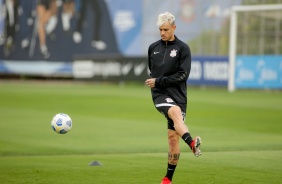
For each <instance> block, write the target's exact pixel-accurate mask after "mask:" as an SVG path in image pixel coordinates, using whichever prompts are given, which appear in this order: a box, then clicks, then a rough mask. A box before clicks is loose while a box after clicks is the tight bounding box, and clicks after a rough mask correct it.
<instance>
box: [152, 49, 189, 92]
mask: <svg viewBox="0 0 282 184" xmlns="http://www.w3.org/2000/svg"><path fill="white" fill-rule="evenodd" d="M179 59H180V61H179V66H178V68H177V71H176V73H174V74H172V75H169V76H163V77H159V78H157V79H156V82H155V86H156V87H159V88H162V87H169V86H175V85H178V84H181V83H183V82H186V81H187V80H188V77H189V75H190V70H191V52H190V48H189V47H188V45H185V46H182V48H181V49H180V58H179Z"/></svg>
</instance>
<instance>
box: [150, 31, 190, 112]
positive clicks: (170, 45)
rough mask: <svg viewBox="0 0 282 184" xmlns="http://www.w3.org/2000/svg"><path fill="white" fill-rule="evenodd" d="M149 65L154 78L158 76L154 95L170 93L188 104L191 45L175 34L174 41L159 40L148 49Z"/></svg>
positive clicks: (153, 90)
mask: <svg viewBox="0 0 282 184" xmlns="http://www.w3.org/2000/svg"><path fill="white" fill-rule="evenodd" d="M148 67H149V70H150V75H151V77H152V78H156V83H155V88H152V89H151V91H152V97H153V99H155V98H156V97H157V96H159V95H161V94H166V95H169V96H170V97H171V98H172V99H173V100H174V101H175V102H176V103H177V104H179V105H180V104H181V105H184V106H185V108H186V104H187V87H186V81H187V79H188V77H189V74H190V70H191V52H190V48H189V46H188V45H187V44H186V43H184V42H182V41H181V40H179V39H178V38H177V37H176V36H175V40H174V41H167V42H166V41H162V40H158V41H157V42H155V43H152V44H151V45H150V46H149V49H148Z"/></svg>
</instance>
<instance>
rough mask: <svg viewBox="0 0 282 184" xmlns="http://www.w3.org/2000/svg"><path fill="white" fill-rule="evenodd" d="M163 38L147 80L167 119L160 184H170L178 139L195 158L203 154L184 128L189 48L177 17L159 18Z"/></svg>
mask: <svg viewBox="0 0 282 184" xmlns="http://www.w3.org/2000/svg"><path fill="white" fill-rule="evenodd" d="M157 25H158V27H159V31H160V36H161V39H160V40H158V41H156V42H154V43H152V44H151V45H150V46H149V49H148V67H149V70H150V75H151V77H152V78H149V79H147V80H146V81H145V83H146V85H148V86H149V87H150V88H151V93H152V99H153V102H154V105H155V107H156V109H157V110H158V111H159V112H160V113H162V114H163V115H164V116H165V117H166V119H167V123H168V124H167V126H168V134H167V135H168V145H169V149H168V165H167V173H166V175H165V177H164V178H163V179H162V183H161V184H171V182H172V177H173V175H174V171H175V169H176V166H177V163H178V161H179V157H180V145H179V144H180V143H179V137H181V138H182V139H183V141H184V142H185V143H186V144H187V145H188V146H189V147H190V149H191V150H192V152H193V153H194V155H195V156H196V157H198V156H200V155H201V150H200V146H201V143H202V141H201V138H200V137H199V136H196V137H195V138H194V139H193V138H192V136H191V134H190V133H189V130H188V127H187V126H186V125H185V123H184V121H185V117H186V108H187V86H186V82H187V80H188V77H189V74H190V70H191V52H190V48H189V46H188V45H187V44H186V43H184V42H182V41H181V40H179V39H178V38H177V37H176V36H175V35H174V31H175V29H176V25H175V17H174V15H172V14H171V13H169V12H165V13H162V14H160V15H159V16H158V21H157Z"/></svg>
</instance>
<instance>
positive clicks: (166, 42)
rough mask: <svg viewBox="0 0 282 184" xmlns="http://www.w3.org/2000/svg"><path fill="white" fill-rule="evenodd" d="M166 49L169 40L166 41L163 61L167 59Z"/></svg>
mask: <svg viewBox="0 0 282 184" xmlns="http://www.w3.org/2000/svg"><path fill="white" fill-rule="evenodd" d="M166 49H167V42H166V43H165V53H164V59H163V63H164V61H165V55H166Z"/></svg>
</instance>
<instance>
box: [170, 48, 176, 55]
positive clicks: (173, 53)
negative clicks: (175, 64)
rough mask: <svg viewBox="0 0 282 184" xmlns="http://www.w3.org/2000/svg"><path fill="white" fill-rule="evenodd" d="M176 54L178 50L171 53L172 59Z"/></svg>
mask: <svg viewBox="0 0 282 184" xmlns="http://www.w3.org/2000/svg"><path fill="white" fill-rule="evenodd" d="M176 52H177V50H175V49H173V50H172V51H171V52H170V57H175V56H176Z"/></svg>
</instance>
